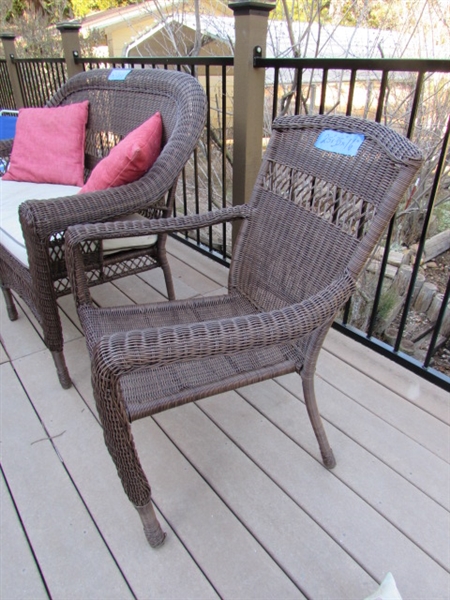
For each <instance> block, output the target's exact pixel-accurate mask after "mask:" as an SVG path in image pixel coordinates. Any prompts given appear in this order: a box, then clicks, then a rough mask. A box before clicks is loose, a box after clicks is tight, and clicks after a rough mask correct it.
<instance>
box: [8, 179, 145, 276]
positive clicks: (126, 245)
mask: <svg viewBox="0 0 450 600" xmlns="http://www.w3.org/2000/svg"><path fill="white" fill-rule="evenodd" d="M79 190H80V188H79V187H77V186H72V185H56V184H49V183H28V182H22V181H3V179H1V178H0V243H1V245H2V246H3V247H4V248H6V249H7V250H8V251H9V252H10V253H11V254H12V255H13V256H15V258H17V260H19V261H20V262H21V263H22V264H23V265H25V266H26V267H28V256H27V251H26V248H25V240H24V238H23V234H22V228H21V226H20V222H19V212H18V211H19V205H20V204H22V202H24V201H25V200H31V199H33V200H42V199H44V200H45V199H49V198H59V197H63V196H72V195H74V194H76V193H77V192H78V191H79ZM134 219H145V217H143V216H142V215H139V214H135V215H128V216H126V217H123V219H121V220H134ZM156 240H157V236H156V235H147V236H140V237H134V238H118V239H115V240H105V241H104V243H103V251H104V252H105V254H112V253H114V252H119V251H121V250H127V249H130V248H146V247H148V246H152V245H154V244H155V243H156Z"/></svg>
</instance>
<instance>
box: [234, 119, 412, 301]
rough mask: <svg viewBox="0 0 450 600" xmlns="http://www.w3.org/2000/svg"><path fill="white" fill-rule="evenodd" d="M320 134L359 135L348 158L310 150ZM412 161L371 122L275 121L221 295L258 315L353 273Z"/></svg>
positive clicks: (399, 141)
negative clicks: (239, 297)
mask: <svg viewBox="0 0 450 600" xmlns="http://www.w3.org/2000/svg"><path fill="white" fill-rule="evenodd" d="M330 130H331V131H333V132H336V131H337V132H339V133H344V134H357V135H361V134H362V136H363V138H361V139H363V140H364V141H363V142H362V144H361V146H360V147H359V149H358V151H357V152H356V154H355V156H348V155H346V154H343V153H340V152H335V151H329V150H323V149H320V148H318V147H316V142H317V139H318V137H319V135H320V134H321V133H322V132H324V131H330ZM421 161H422V154H421V152H420V150H419V149H418V147H417V146H416V145H415V144H413V143H411V142H409V140H407V139H406V138H404V137H403V136H401V135H399V134H397V133H396V132H394V131H392V130H390V129H388V128H386V127H384V126H383V125H380V124H379V123H375V122H370V121H366V120H362V119H359V118H356V117H345V116H325V115H315V116H309V115H306V116H299V115H296V116H286V117H280V118H277V119H276V120H275V121H274V123H273V131H272V136H271V139H270V142H269V145H268V147H267V150H266V151H265V153H264V157H263V161H262V165H261V168H260V171H259V174H258V177H257V180H256V183H255V186H254V189H253V193H252V197H251V199H250V206H251V207H252V216H251V218H249V219H246V220H245V221H244V222H243V224H242V226H241V229H240V233H239V236H238V240H237V243H236V245H235V248H234V254H233V261H232V265H231V269H230V278H229V287H230V291H232V290H233V288H234V289H236V290H238V291H239V292H240V293H241V294H244V295H245V296H246V297H247V298H249V299H250V300H251V301H252V302H253V303H254V304H255V306H256V307H257V308H258V309H259V310H266V311H267V310H272V309H276V308H282V307H283V306H286V305H289V304H293V303H296V302H301V301H302V300H303V299H305V298H307V297H309V296H311V295H313V294H314V293H316V292H317V291H319V290H320V289H323V287H324V286H326V285H328V284H329V283H330V282H331V281H332V280H334V279H336V278H338V277H341V276H342V277H343V276H344V275H349V276H351V277H352V278H353V279H356V278H357V276H358V275H359V273H360V272H361V270H362V268H363V266H364V265H365V263H366V262H367V260H368V258H369V256H370V254H371V252H372V251H373V249H374V247H375V245H376V243H377V242H378V241H379V239H380V236H381V235H382V233H383V231H384V230H385V228H386V226H387V225H388V223H389V221H390V219H391V218H392V216H393V214H394V212H395V210H396V207H397V206H398V201H399V198H401V197H402V196H403V194H404V193H405V192H406V190H407V188H408V185H409V184H410V182H411V179H412V177H413V175H414V173H415V172H416V171H417V168H418V166H419V165H420V164H421ZM336 249H338V251H337V250H336Z"/></svg>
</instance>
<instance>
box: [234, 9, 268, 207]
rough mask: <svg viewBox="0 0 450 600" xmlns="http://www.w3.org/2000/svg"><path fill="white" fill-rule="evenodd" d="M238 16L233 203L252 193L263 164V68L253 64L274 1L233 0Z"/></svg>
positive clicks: (262, 45) (261, 51)
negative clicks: (246, 0) (239, 0)
mask: <svg viewBox="0 0 450 600" xmlns="http://www.w3.org/2000/svg"><path fill="white" fill-rule="evenodd" d="M228 6H229V7H230V8H231V9H232V10H233V12H234V16H235V30H236V38H235V50H234V106H233V130H234V145H233V204H234V205H235V204H243V203H244V202H247V201H248V200H249V199H250V195H251V192H252V189H253V186H254V183H255V180H256V176H257V174H258V170H259V167H260V165H261V155H262V133H263V120H264V77H265V70H264V69H255V68H254V67H253V56H254V52H255V48H258V50H257V53H258V55H259V56H265V50H266V37H267V22H268V18H269V13H270V11H271V10H272V9H274V8H275V4H269V3H264V2H253V1H250V2H232V3H230V4H229V5H228Z"/></svg>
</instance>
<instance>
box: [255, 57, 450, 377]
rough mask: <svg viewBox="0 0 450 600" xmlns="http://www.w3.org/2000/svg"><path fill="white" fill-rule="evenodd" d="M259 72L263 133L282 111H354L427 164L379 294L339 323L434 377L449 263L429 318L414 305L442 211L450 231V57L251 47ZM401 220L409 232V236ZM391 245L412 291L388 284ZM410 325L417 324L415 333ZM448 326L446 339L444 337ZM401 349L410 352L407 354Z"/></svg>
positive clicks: (404, 213)
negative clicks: (407, 143)
mask: <svg viewBox="0 0 450 600" xmlns="http://www.w3.org/2000/svg"><path fill="white" fill-rule="evenodd" d="M254 67H255V68H264V69H265V70H266V82H267V83H266V89H271V90H272V94H271V106H270V110H267V111H266V112H267V114H270V119H269V120H268V123H267V129H269V127H270V123H271V122H272V120H273V119H274V118H275V117H276V116H277V115H278V114H280V113H290V114H299V113H302V112H304V113H308V112H309V113H317V114H324V113H335V114H345V115H357V116H361V117H363V118H366V119H367V118H369V119H373V120H374V121H376V122H383V123H384V124H386V125H388V126H390V127H392V128H394V129H396V130H397V131H400V132H401V133H403V134H404V135H406V136H407V137H408V138H410V139H412V140H413V141H415V142H416V143H417V144H418V145H419V146H420V147H421V148H422V149H423V151H424V154H425V157H426V160H425V164H424V167H423V169H422V171H421V172H420V174H419V177H418V179H417V181H416V184H415V186H414V187H413V188H412V189H411V191H410V195H409V196H408V198H407V200H406V201H405V204H403V205H402V208H401V210H400V212H399V213H398V214H397V216H396V217H395V218H394V219H393V220H392V222H391V224H390V227H389V229H388V232H387V235H386V238H385V240H384V243H383V247H382V249H381V250H382V253H381V258H380V260H379V261H378V268H377V270H376V276H375V278H376V282H375V283H374V284H372V288H373V290H374V293H373V295H372V296H371V298H370V302H368V303H367V304H368V306H367V308H366V310H365V311H364V312H365V314H366V317H365V318H364V319H362V318H361V305H362V302H361V298H358V302H357V307H356V309H355V299H353V300H352V301H350V302H349V303H348V305H347V307H346V310H345V311H344V313H343V315H342V318H341V319H339V320H337V321H336V323H335V327H337V328H338V329H339V330H341V331H344V332H345V333H347V334H349V335H351V336H352V337H356V338H358V339H359V340H360V341H364V343H366V344H367V345H369V346H371V347H375V348H376V349H377V350H378V351H379V352H382V353H383V354H386V355H388V356H389V357H390V358H395V360H397V361H398V362H400V363H402V364H404V365H405V366H408V367H409V368H411V369H412V370H414V371H416V372H420V373H421V374H422V375H423V376H425V377H428V378H430V379H432V380H435V377H436V371H435V369H432V368H431V366H430V365H431V364H432V359H433V357H435V356H436V352H437V351H439V349H440V346H441V345H443V344H444V343H445V340H446V338H447V337H448V334H449V333H450V326H449V321H450V316H449V312H450V309H449V306H448V304H449V293H450V278H449V276H448V275H449V274H448V266H447V283H446V284H444V287H441V289H440V290H439V288H438V290H437V291H436V293H435V294H434V296H433V295H432V294H429V297H430V298H431V302H432V301H433V300H434V306H433V315H432V320H430V319H429V318H426V317H424V316H423V314H422V313H423V311H424V309H425V308H426V305H425V304H424V303H422V304H421V305H420V312H421V314H420V315H419V314H418V311H417V310H415V307H414V301H415V300H416V299H417V296H418V293H419V292H418V280H419V275H420V274H421V273H420V272H421V270H422V268H423V263H422V260H423V258H424V254H425V247H426V243H427V239H428V236H429V234H430V225H431V222H432V220H433V219H434V220H435V221H436V213H437V212H440V220H441V222H442V224H443V225H441V226H442V227H446V228H450V169H449V163H448V146H449V135H450V115H449V107H450V61H448V60H428V59H418V60H394V59H372V60H365V59H292V58H290V59H264V58H261V57H260V56H259V49H258V48H255V56H254ZM268 108H269V107H268ZM267 135H268V132H267ZM437 220H439V218H438V219H437ZM405 222H406V223H407V225H406V226H407V227H408V231H405V228H406V226H405ZM438 225H439V223H438ZM402 228H403V231H401V230H402ZM395 244H397V245H399V244H401V250H402V252H403V256H404V259H403V260H404V262H405V263H407V262H409V263H410V265H408V266H409V267H410V269H411V270H410V271H409V277H408V279H409V281H408V283H407V287H406V290H404V293H403V294H401V295H400V294H399V290H398V286H396V282H395V279H394V281H393V282H390V283H389V285H387V277H388V276H387V270H388V267H389V254H390V250H391V248H392V246H393V245H395ZM411 246H414V251H413V252H411V251H410V250H409V249H410V247H411ZM397 273H398V271H397ZM422 279H423V277H422ZM425 280H426V277H425ZM419 283H420V284H421V285H423V283H424V282H423V280H422V281H420V282H419ZM433 285H434V284H433ZM441 286H442V283H441ZM428 289H430V288H428ZM431 290H432V291H433V289H432V288H431ZM389 293H390V294H391V298H392V297H393V296H394V295H397V297H396V298H394V300H393V303H394V304H395V306H393V307H392V309H391V314H390V315H389V314H388V315H385V314H382V313H384V311H385V310H386V309H385V306H384V305H385V298H386V296H387V295H388V294H389ZM431 302H430V306H431ZM436 305H437V308H436ZM355 321H356V322H357V323H358V326H356V327H355V325H354V323H355ZM411 321H413V322H417V321H418V322H419V323H420V324H419V326H418V327H416V326H415V325H411ZM383 324H384V326H385V327H384V328H383V327H382V326H383ZM386 325H389V327H387V326H386ZM444 327H445V330H446V331H445V333H446V335H445V336H441V335H440V333H441V330H443V329H444ZM386 332H388V334H387V333H386ZM386 340H388V341H389V343H387V342H386ZM415 341H416V342H419V348H416V347H415V346H416V345H415V344H414V342H415ZM404 347H407V349H408V351H409V352H411V353H412V352H414V354H413V355H412V356H411V355H408V354H405V352H404V351H402V350H403V349H404ZM446 356H447V362H448V356H450V353H449V354H444V358H443V362H445V360H446V358H445V357H446ZM448 374H450V369H449V370H448V371H447V375H443V374H442V373H440V372H439V377H442V380H443V381H445V384H444V385H445V386H446V387H448V388H449V389H450V378H449V377H448Z"/></svg>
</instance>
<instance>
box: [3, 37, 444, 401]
mask: <svg viewBox="0 0 450 600" xmlns="http://www.w3.org/2000/svg"><path fill="white" fill-rule="evenodd" d="M233 62H234V61H233V58H232V57H211V58H205V57H202V58H199V57H190V58H188V57H181V58H178V57H177V58H174V57H170V58H168V57H161V58H155V57H152V58H107V59H97V58H96V59H94V58H80V57H79V56H76V57H75V63H76V64H77V65H79V66H82V68H83V69H84V70H88V69H95V68H102V67H113V68H164V69H177V70H184V71H187V72H189V73H191V74H192V75H193V76H195V77H197V78H198V79H199V80H200V81H201V83H202V85H203V86H204V89H205V90H206V94H207V97H208V105H209V110H208V120H207V124H206V128H205V134H204V136H203V139H202V140H201V143H200V144H199V146H198V149H197V150H196V152H195V153H194V155H193V156H192V158H191V161H190V162H189V163H188V165H187V166H186V168H185V170H184V173H183V175H182V177H181V181H180V184H179V189H178V193H177V202H176V213H177V214H193V213H199V212H204V211H205V210H211V209H214V208H216V207H221V206H227V205H230V204H231V203H232V176H233V171H232V165H233V98H234V93H235V90H234V85H233V84H234V79H233V71H234V69H233ZM14 63H15V64H16V65H17V67H18V69H19V72H20V86H21V89H22V92H23V99H24V105H25V106H38V105H39V106H40V105H43V104H44V103H45V101H46V100H47V98H48V97H49V96H50V95H51V94H52V93H54V91H55V90H56V89H57V88H58V87H59V86H60V85H61V84H62V83H63V82H64V81H65V79H66V77H67V72H66V70H65V67H64V61H63V60H62V59H61V60H59V59H57V60H54V59H53V60H37V59H33V60H26V61H22V60H17V59H15V60H14ZM2 64H3V63H2V62H0V94H1V96H0V101H1V103H2V104H3V103H4V104H5V106H4V108H12V107H11V106H6V99H7V98H10V97H11V93H10V92H8V89H9V88H8V81H7V71H6V69H3V67H2ZM254 68H256V69H264V70H265V125H264V135H263V139H262V140H261V145H262V148H264V142H265V138H266V137H268V136H269V135H270V124H271V122H272V120H273V118H274V117H275V116H277V115H278V114H280V113H289V114H293V113H295V114H298V113H312V114H323V113H332V112H333V113H336V114H347V115H357V116H360V117H363V118H366V119H372V120H375V121H378V122H383V123H385V124H386V125H388V126H390V127H392V128H394V129H396V130H397V131H400V132H401V133H403V134H404V135H406V136H408V137H409V138H411V139H412V140H413V141H414V142H416V143H417V144H418V145H419V146H420V147H421V148H422V149H423V151H424V154H425V156H426V161H425V164H424V167H423V169H422V171H421V173H420V174H419V176H418V178H417V180H416V182H415V184H414V186H412V187H411V190H410V191H409V193H408V195H407V197H406V198H405V200H404V202H403V204H402V206H401V208H400V209H399V211H398V214H397V215H396V217H395V218H394V219H393V220H392V223H391V225H390V227H389V230H388V232H387V234H386V237H385V239H384V240H383V243H382V245H380V247H379V248H378V249H377V252H376V254H374V256H373V260H372V261H371V263H370V264H369V266H368V269H367V270H366V273H365V275H364V277H363V278H362V282H361V286H360V289H359V291H358V293H357V294H356V295H355V297H354V298H352V300H351V301H350V302H349V303H348V305H347V307H346V309H345V310H344V311H343V312H342V314H341V315H340V316H339V318H338V319H337V320H336V323H335V327H336V328H338V329H339V330H341V331H343V332H345V333H346V334H347V335H350V336H352V337H355V338H357V339H358V340H359V341H361V342H363V343H364V344H366V345H369V346H370V347H372V348H374V349H375V350H377V351H378V352H381V353H383V354H385V355H387V356H389V357H390V358H392V359H394V360H396V361H397V362H399V363H400V364H402V365H403V366H405V367H407V368H409V369H411V370H413V371H415V372H417V373H419V374H421V375H422V376H423V377H425V378H428V379H429V380H431V381H433V382H435V383H437V384H438V385H440V386H442V387H444V388H446V389H449V390H450V376H449V375H450V364H449V363H450V346H449V342H448V339H449V335H450V310H449V294H450V278H449V270H448V269H449V262H450V261H448V260H447V261H446V262H445V260H442V257H444V258H445V257H448V256H449V254H450V250H449V249H448V246H446V244H447V242H446V240H447V239H448V237H449V236H450V166H449V159H448V145H449V135H450V119H449V113H450V61H440V60H384V59H383V60H362V59H361V60H360V59H264V58H261V56H260V53H259V49H258V48H255V56H254ZM4 90H5V91H4ZM4 98H5V100H4ZM182 239H183V241H184V242H185V243H188V244H190V245H193V246H194V247H195V248H196V249H197V250H199V251H200V252H203V253H207V254H208V255H209V256H211V257H212V258H214V259H215V260H218V261H220V262H222V263H224V264H228V262H229V259H230V255H231V230H229V229H228V228H227V227H226V226H220V227H218V228H216V227H212V228H210V229H209V230H208V231H207V232H206V233H205V232H200V231H199V232H197V233H196V234H195V235H194V237H189V238H188V237H186V236H185V237H182ZM442 240H443V241H442ZM449 245H450V244H449ZM436 248H437V250H436ZM436 251H437V252H439V253H438V254H436V255H435V254H434V252H436ZM437 275H439V277H437Z"/></svg>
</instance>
